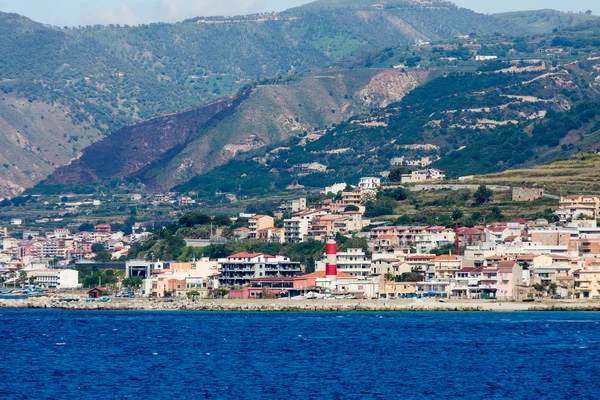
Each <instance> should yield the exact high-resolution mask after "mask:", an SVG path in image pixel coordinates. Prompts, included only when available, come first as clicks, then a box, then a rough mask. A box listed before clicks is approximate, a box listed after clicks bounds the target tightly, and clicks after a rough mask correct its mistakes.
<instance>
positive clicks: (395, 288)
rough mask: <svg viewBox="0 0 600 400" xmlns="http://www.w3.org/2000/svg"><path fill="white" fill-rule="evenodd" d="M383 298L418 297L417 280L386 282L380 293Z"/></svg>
mask: <svg viewBox="0 0 600 400" xmlns="http://www.w3.org/2000/svg"><path fill="white" fill-rule="evenodd" d="M379 297H380V298H382V299H402V298H412V297H417V283H416V282H385V284H384V285H382V288H381V290H380V293H379Z"/></svg>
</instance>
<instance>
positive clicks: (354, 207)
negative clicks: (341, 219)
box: [344, 205, 360, 212]
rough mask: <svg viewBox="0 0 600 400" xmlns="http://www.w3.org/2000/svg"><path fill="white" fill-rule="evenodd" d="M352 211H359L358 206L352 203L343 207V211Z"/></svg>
mask: <svg viewBox="0 0 600 400" xmlns="http://www.w3.org/2000/svg"><path fill="white" fill-rule="evenodd" d="M351 211H352V212H354V211H360V208H358V207H357V206H354V205H349V206H348V207H346V208H344V212H351Z"/></svg>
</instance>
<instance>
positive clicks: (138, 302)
mask: <svg viewBox="0 0 600 400" xmlns="http://www.w3.org/2000/svg"><path fill="white" fill-rule="evenodd" d="M2 308H17V309H24V308H31V309H64V310H112V311H231V312H248V311H250V312H269V311H271V312H273V311H274V312H351V311H363V312H364V311H373V312H375V311H377V312H392V311H446V312H448V311H464V312H476V311H488V312H489V311H495V312H511V311H594V312H598V311H600V301H589V302H582V301H547V302H542V303H523V302H492V301H483V300H471V301H468V300H456V301H448V302H444V303H442V302H438V301H434V300H360V301H359V300H227V299H224V300H221V299H219V300H200V301H195V302H192V301H190V300H186V299H184V300H171V301H165V300H149V299H115V300H111V301H109V302H87V301H86V300H85V299H78V300H77V301H73V300H72V301H65V300H62V301H61V300H60V299H52V298H32V299H23V300H0V309H2Z"/></svg>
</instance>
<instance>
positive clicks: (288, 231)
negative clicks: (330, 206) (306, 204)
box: [283, 209, 329, 243]
mask: <svg viewBox="0 0 600 400" xmlns="http://www.w3.org/2000/svg"><path fill="white" fill-rule="evenodd" d="M328 214H329V210H325V209H317V210H305V211H300V212H298V213H296V214H294V215H293V216H292V218H290V219H286V220H284V221H283V236H284V241H285V243H301V242H304V240H305V238H306V237H307V236H308V234H309V232H310V231H311V230H312V225H313V220H314V219H315V218H317V217H321V216H325V215H328Z"/></svg>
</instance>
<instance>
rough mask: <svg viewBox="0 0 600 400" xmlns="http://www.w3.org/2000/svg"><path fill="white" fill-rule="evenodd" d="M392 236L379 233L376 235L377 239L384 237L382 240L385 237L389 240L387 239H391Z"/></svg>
mask: <svg viewBox="0 0 600 400" xmlns="http://www.w3.org/2000/svg"><path fill="white" fill-rule="evenodd" d="M393 238H394V235H379V236H377V239H384V240H386V239H388V240H389V239H393Z"/></svg>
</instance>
